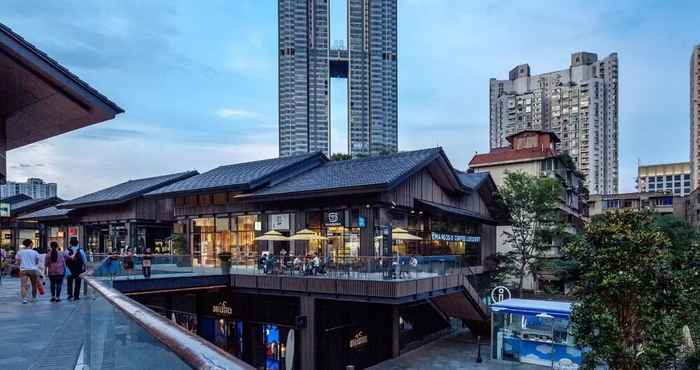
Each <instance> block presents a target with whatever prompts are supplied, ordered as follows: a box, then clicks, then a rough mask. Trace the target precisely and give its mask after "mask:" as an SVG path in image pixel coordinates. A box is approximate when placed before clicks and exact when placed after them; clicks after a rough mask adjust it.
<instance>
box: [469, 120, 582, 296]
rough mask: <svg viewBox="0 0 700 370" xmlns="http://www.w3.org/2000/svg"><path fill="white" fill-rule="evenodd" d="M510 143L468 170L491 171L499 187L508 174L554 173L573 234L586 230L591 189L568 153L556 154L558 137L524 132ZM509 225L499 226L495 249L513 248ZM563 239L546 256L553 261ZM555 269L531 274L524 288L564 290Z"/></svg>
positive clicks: (478, 157) (478, 159) (563, 212)
mask: <svg viewBox="0 0 700 370" xmlns="http://www.w3.org/2000/svg"><path fill="white" fill-rule="evenodd" d="M507 140H508V143H509V144H510V145H509V146H508V147H505V148H496V149H492V150H491V151H490V152H489V153H484V154H477V155H475V156H474V157H473V158H472V160H471V161H470V162H469V169H470V171H473V172H475V173H481V172H488V173H489V174H490V175H491V177H492V178H493V181H494V182H495V183H496V186H497V187H501V186H503V184H504V183H505V178H506V176H507V175H508V173H513V172H524V173H526V174H529V175H532V176H551V177H553V178H556V179H558V180H559V181H560V183H561V185H562V187H561V188H562V190H561V193H560V195H559V209H560V210H561V219H562V220H565V222H566V224H567V228H566V231H567V232H568V233H570V234H574V233H577V232H579V231H581V230H582V229H583V226H584V220H585V218H586V217H587V216H588V203H587V202H588V190H587V189H586V187H585V179H584V177H583V174H581V173H580V172H579V171H577V170H576V169H575V166H574V165H573V163H571V162H570V159H567V157H568V156H566V155H562V154H559V153H557V151H556V150H555V147H556V145H557V144H558V143H559V139H558V138H557V136H556V135H555V134H553V133H551V132H547V131H535V130H531V131H523V132H520V133H517V134H514V135H511V136H508V138H507ZM509 229H510V226H498V227H497V230H496V233H497V235H496V237H497V242H496V248H497V251H498V252H500V253H505V252H508V251H509V250H511V247H510V246H509V244H508V242H507V241H506V236H505V232H507V231H509ZM562 242H563V241H562V240H554V241H553V242H552V248H550V249H549V250H548V251H547V252H546V253H545V257H546V258H548V259H551V260H554V259H556V258H559V257H561V251H560V247H561V244H562ZM557 280H558V279H557V278H556V276H555V275H554V274H553V271H543V273H541V274H540V275H539V280H538V281H536V280H535V278H534V277H533V276H532V275H529V276H527V277H526V278H525V280H524V282H523V288H524V289H528V290H541V289H543V288H544V287H549V288H558V289H560V290H563V289H564V286H563V285H561V284H558V283H557Z"/></svg>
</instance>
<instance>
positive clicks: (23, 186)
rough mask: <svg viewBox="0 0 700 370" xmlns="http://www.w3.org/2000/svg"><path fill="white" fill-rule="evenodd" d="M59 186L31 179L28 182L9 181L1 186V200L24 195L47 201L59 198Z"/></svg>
mask: <svg viewBox="0 0 700 370" xmlns="http://www.w3.org/2000/svg"><path fill="white" fill-rule="evenodd" d="M57 190H58V185H57V184H56V183H55V182H44V180H42V179H39V178H35V177H30V178H28V179H27V181H26V182H15V181H8V182H6V183H5V184H3V185H0V199H1V198H8V197H12V196H15V195H19V194H24V195H27V196H29V197H30V198H33V199H46V198H52V197H55V196H57V194H56V193H57Z"/></svg>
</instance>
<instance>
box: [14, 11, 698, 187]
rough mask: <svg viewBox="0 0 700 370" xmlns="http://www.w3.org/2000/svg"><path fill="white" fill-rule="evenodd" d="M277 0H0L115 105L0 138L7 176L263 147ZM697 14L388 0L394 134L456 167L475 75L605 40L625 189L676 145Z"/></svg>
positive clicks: (141, 164) (110, 172)
mask: <svg viewBox="0 0 700 370" xmlns="http://www.w3.org/2000/svg"><path fill="white" fill-rule="evenodd" d="M337 4H338V0H336V2H335V3H333V7H334V9H336V8H338V6H337ZM276 6H277V2H276V1H274V0H237V1H223V0H222V1H206V2H194V1H148V2H145V1H109V2H107V1H86V0H83V1H50V2H49V1H47V2H44V1H41V2H39V1H28V0H5V1H3V6H2V7H0V22H2V23H5V24H6V25H8V26H10V27H12V28H13V29H14V30H15V31H16V32H18V33H20V34H21V35H23V36H24V37H25V38H27V39H28V40H30V41H31V42H33V43H35V44H36V45H37V46H39V47H40V48H41V49H42V50H44V51H45V52H47V53H48V54H49V55H51V56H53V57H54V58H55V59H57V60H58V61H60V62H61V63H62V64H64V65H65V66H67V67H68V68H69V69H71V70H72V71H73V72H75V73H76V74H78V75H79V76H80V77H81V78H83V79H84V80H86V81H88V82H89V83H90V84H91V85H92V86H94V87H96V88H97V89H98V90H100V91H101V92H102V93H104V94H105V95H107V96H109V97H110V98H111V99H113V100H114V101H116V102H117V103H118V104H119V105H121V106H122V107H123V108H124V109H125V110H126V114H123V115H121V116H119V117H118V118H117V119H115V120H112V121H108V122H106V123H102V124H99V125H95V126H92V127H90V128H86V129H82V130H79V131H75V132H72V133H69V134H65V135H62V136H59V137H56V138H52V139H49V140H45V141H43V142H40V143H37V144H33V145H30V146H27V147H24V148H20V149H17V150H13V151H11V152H9V153H8V171H9V178H10V179H11V180H23V179H24V178H25V177H28V176H38V177H43V178H45V179H46V180H48V181H56V182H59V195H61V196H63V197H66V198H72V197H75V196H78V195H81V194H84V193H86V192H89V191H93V190H96V189H100V188H102V187H105V186H109V185H112V184H114V183H117V182H120V181H124V180H127V179H133V178H139V177H145V176H153V175H158V174H163V173H168V172H175V171H182V170H188V169H197V170H199V171H205V170H208V169H211V168H213V167H216V166H219V165H221V164H228V163H235V162H241V161H248V160H254V159H262V158H270V157H274V156H276V155H277V53H276V48H277V9H276ZM699 14H700V2H699V1H641V0H640V1H614V2H613V1H591V0H588V1H568V2H544V1H538V2H515V1H493V2H487V1H463V0H399V15H398V17H399V20H398V22H399V36H398V40H399V50H398V55H399V58H398V60H399V62H398V63H399V147H400V149H401V150H410V149H417V148H424V147H429V146H436V145H440V146H443V147H444V148H445V150H446V152H447V154H448V156H449V157H450V159H451V161H452V164H453V165H454V166H455V167H457V168H459V169H465V168H466V164H467V162H468V161H469V159H471V157H472V156H473V154H474V153H475V152H485V151H487V150H488V80H489V78H491V77H496V78H506V77H507V74H508V71H509V70H510V69H511V68H512V67H513V66H515V65H517V64H520V63H529V64H530V66H531V69H532V72H533V73H541V72H547V71H551V70H558V69H563V68H566V67H567V66H568V64H569V57H570V54H571V53H572V52H574V51H580V50H585V51H591V52H596V53H598V55H599V56H600V57H604V56H606V55H608V54H610V53H611V52H617V53H618V54H619V59H620V174H621V179H620V185H621V189H622V190H625V191H631V190H633V189H634V176H635V174H636V163H637V160H638V159H640V160H641V161H642V163H647V164H648V163H657V162H668V161H685V160H687V159H688V141H689V139H688V132H689V128H688V125H689V113H688V109H689V98H688V95H689V81H688V78H689V71H688V68H689V67H688V65H689V59H690V52H691V48H692V46H693V45H695V44H698V43H700V27H698V24H699V23H698V22H699V21H700V18H699V17H700V16H699ZM341 17H342V15H341ZM338 25H343V21H342V20H340V21H336V22H335V23H334V27H333V28H332V33H338V32H337V31H336V32H334V30H336V29H338V27H339V26H338ZM340 28H341V29H342V27H340ZM332 38H334V39H342V38H344V37H342V36H336V35H332ZM344 88H345V86H344V85H343V84H342V83H340V82H339V81H336V80H333V81H332V90H331V93H332V97H333V98H332V99H333V100H332V104H333V105H332V108H333V109H332V112H333V116H332V117H333V134H332V139H333V141H334V143H333V145H334V148H341V147H344V146H345V145H344V144H340V143H338V142H339V141H344V140H346V136H347V135H346V134H345V133H344V131H345V128H344V125H345V121H344V120H345V119H346V118H345V115H344V110H345V109H346V107H344V106H343V94H344ZM334 151H335V150H334Z"/></svg>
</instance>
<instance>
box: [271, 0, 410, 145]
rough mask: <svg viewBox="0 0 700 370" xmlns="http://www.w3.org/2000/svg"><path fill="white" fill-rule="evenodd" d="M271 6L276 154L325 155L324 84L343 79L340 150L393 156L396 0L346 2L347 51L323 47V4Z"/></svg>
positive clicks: (326, 33) (283, 1)
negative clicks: (344, 119)
mask: <svg viewBox="0 0 700 370" xmlns="http://www.w3.org/2000/svg"><path fill="white" fill-rule="evenodd" d="M278 5H279V7H278V22H279V26H278V27H279V53H278V58H279V64H278V68H279V77H278V78H279V86H278V88H279V155H280V156H281V157H285V156H291V155H297V154H303V153H311V152H315V151H321V152H323V153H324V154H326V155H330V154H331V140H330V137H331V130H330V117H331V114H330V110H331V106H330V101H331V99H330V84H331V78H345V79H347V80H348V94H347V96H348V104H347V106H348V126H349V127H348V136H349V137H348V143H347V145H348V147H347V152H348V153H349V154H351V155H374V154H380V153H386V152H396V151H397V150H398V102H397V100H398V75H397V21H396V19H397V18H396V17H397V14H396V9H397V0H347V17H348V27H347V28H348V29H347V40H348V42H347V48H331V46H330V42H329V38H330V6H329V1H308V0H279V2H278ZM334 147H335V144H334ZM334 150H337V149H334ZM341 150H342V149H341Z"/></svg>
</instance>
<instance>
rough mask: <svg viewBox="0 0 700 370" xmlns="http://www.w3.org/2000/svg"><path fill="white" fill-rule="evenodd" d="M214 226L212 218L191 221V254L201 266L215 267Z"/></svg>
mask: <svg viewBox="0 0 700 370" xmlns="http://www.w3.org/2000/svg"><path fill="white" fill-rule="evenodd" d="M215 234H216V226H215V222H214V219H213V218H196V219H194V220H192V236H191V238H192V243H191V245H192V254H193V257H194V259H195V260H196V261H198V262H199V263H200V264H202V265H210V266H215V265H216V248H215V244H214V242H215Z"/></svg>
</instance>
